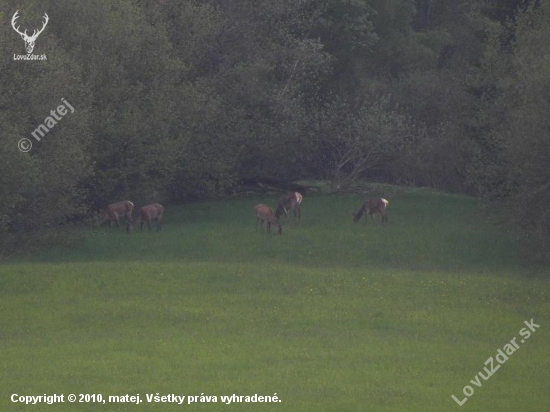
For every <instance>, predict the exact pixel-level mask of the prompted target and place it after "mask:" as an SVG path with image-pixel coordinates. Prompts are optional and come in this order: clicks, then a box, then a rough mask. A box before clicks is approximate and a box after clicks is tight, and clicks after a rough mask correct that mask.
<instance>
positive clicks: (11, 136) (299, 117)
mask: <svg viewBox="0 0 550 412" xmlns="http://www.w3.org/2000/svg"><path fill="white" fill-rule="evenodd" d="M3 4H4V7H3V9H2V10H1V11H0V22H1V24H0V55H1V56H3V58H2V59H1V60H0V80H1V84H2V93H1V94H0V128H1V129H0V130H1V139H2V145H0V231H4V232H6V231H10V232H18V231H28V230H32V229H35V228H38V227H42V226H55V225H59V224H62V223H65V222H67V221H71V220H78V219H81V218H82V216H85V215H86V214H88V213H90V212H91V211H97V210H98V209H99V208H101V207H103V206H105V205H106V204H107V203H109V202H111V201H115V200H120V199H123V198H131V199H135V200H136V201H139V202H140V203H145V202H149V201H167V200H168V201H181V200H192V199H201V198H213V197H223V196H225V195H227V194H229V193H231V192H232V191H234V190H235V188H236V187H238V185H239V183H240V182H241V181H242V180H243V179H244V180H246V179H248V180H250V179H262V178H272V179H280V180H297V179H301V178H309V179H326V180H328V181H329V182H330V187H331V189H332V190H334V191H337V190H342V189H345V188H346V187H348V186H349V185H350V184H351V183H352V182H353V181H354V179H357V178H366V179H371V180H378V181H387V182H393V183H399V184H411V185H422V186H430V187H434V188H439V189H444V190H449V191H456V192H468V193H472V194H478V195H483V196H485V197H488V198H490V199H491V200H494V201H498V202H499V204H501V205H502V210H503V211H505V213H506V216H507V217H509V221H510V223H513V224H514V227H515V228H518V229H519V231H518V234H519V235H520V236H521V243H522V244H523V245H526V246H529V248H530V249H532V250H535V251H536V256H537V257H544V256H546V257H547V256H548V252H549V251H550V237H549V236H548V235H549V233H550V208H549V206H548V205H549V204H550V202H549V201H550V162H548V159H550V138H549V130H550V124H549V122H550V117H549V116H548V113H549V110H548V106H549V104H550V99H549V96H550V75H549V74H550V60H549V59H548V58H547V56H548V55H550V53H549V52H550V50H549V49H550V45H549V44H550V42H548V39H549V38H550V24H549V23H550V8H549V6H548V4H546V3H545V2H542V1H535V0H531V1H529V0H485V1H483V0H254V1H252V0H239V1H233V0H194V1H191V0H182V1H176V0H156V1H155V0H119V1H117V2H111V1H107V0H86V1H84V0H81V1H74V0H55V1H54V0H40V1H38V0H34V1H33V0H29V1H26V2H25V3H24V4H22V3H21V2H20V1H16V0H8V1H4V3H3ZM16 10H19V18H18V20H17V25H20V27H21V30H24V29H27V31H28V33H29V34H31V33H32V31H33V30H34V29H35V28H40V27H41V25H42V23H43V18H42V16H43V15H44V13H47V14H48V16H49V19H50V20H49V22H48V25H47V27H46V29H45V30H44V32H43V33H41V34H40V36H39V37H38V39H37V40H36V46H35V50H34V51H33V53H34V54H45V55H46V56H47V60H45V61H24V60H14V58H13V55H14V54H17V55H18V54H26V52H25V49H24V43H23V41H22V39H21V37H20V36H19V35H18V34H17V33H16V32H15V31H14V30H13V28H12V25H11V20H12V17H13V15H14V13H15V11H16ZM61 99H65V100H66V101H67V102H69V103H70V105H71V106H72V107H74V113H71V112H69V113H68V114H66V115H65V116H63V118H62V119H60V120H58V121H57V124H55V125H54V126H53V127H51V128H50V130H49V132H48V133H47V134H46V135H45V136H44V137H43V138H42V139H41V140H40V141H36V140H35V139H34V138H33V137H32V135H31V133H32V132H33V131H34V130H36V128H37V127H38V126H40V125H41V124H44V122H45V119H46V118H47V117H48V116H50V112H51V111H52V110H55V109H56V108H57V107H58V106H59V105H61V104H63V103H62V100H61ZM21 138H28V139H30V141H31V143H32V144H33V148H32V149H31V150H30V151H29V152H28V153H21V152H20V151H19V149H18V147H17V145H18V141H19V140H20V139H21Z"/></svg>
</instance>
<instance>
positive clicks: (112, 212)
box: [96, 200, 134, 227]
mask: <svg viewBox="0 0 550 412" xmlns="http://www.w3.org/2000/svg"><path fill="white" fill-rule="evenodd" d="M133 210H134V204H133V203H132V202H130V201H129V200H123V201H121V202H116V203H111V204H110V205H109V206H107V211H106V212H105V213H103V214H102V215H101V217H100V218H99V221H98V222H97V225H96V226H100V225H102V224H103V222H105V221H106V220H109V222H110V223H109V227H113V223H114V222H116V225H117V226H118V227H120V222H119V220H118V218H119V217H121V216H126V222H131V221H132V211H133Z"/></svg>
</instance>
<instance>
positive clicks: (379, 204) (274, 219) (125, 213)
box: [97, 192, 389, 235]
mask: <svg viewBox="0 0 550 412" xmlns="http://www.w3.org/2000/svg"><path fill="white" fill-rule="evenodd" d="M301 203H302V195H301V194H300V193H298V192H288V193H285V194H284V195H282V196H281V197H280V198H279V203H278V205H277V209H275V211H273V209H272V208H271V207H269V206H268V205H264V204H263V203H260V204H258V205H256V206H255V207H254V215H255V216H256V230H257V228H258V225H260V226H262V227H265V229H266V231H267V232H268V233H269V232H270V229H271V226H274V227H276V228H277V233H278V234H279V235H282V234H283V226H282V224H281V223H280V222H279V218H280V217H281V216H282V215H285V216H286V217H287V218H288V217H289V213H290V212H292V213H293V215H294V219H295V220H298V222H299V221H300V218H301V216H302V212H301V210H300V205H301ZM388 204H389V202H388V201H387V200H386V199H383V198H377V199H370V200H367V201H366V202H365V203H363V204H362V205H361V208H360V209H359V211H358V212H357V213H354V214H353V221H354V222H355V223H357V222H359V220H360V219H361V217H363V215H364V216H365V221H367V217H368V216H369V215H370V216H371V217H372V221H373V223H374V215H375V214H376V213H380V215H381V216H382V223H385V222H387V221H388V216H387V215H386V208H387V207H388ZM133 210H134V204H133V203H132V202H130V201H129V200H123V201H121V202H117V203H112V204H110V205H109V206H107V210H106V212H105V213H104V214H103V215H101V218H100V219H99V221H98V223H97V225H98V226H99V225H101V224H102V223H103V222H105V221H107V220H109V222H110V223H109V224H110V227H113V224H114V223H116V225H117V226H118V227H120V221H119V218H121V217H125V218H126V231H127V232H128V233H131V232H132V230H133V228H134V226H136V225H139V226H140V230H141V231H143V225H144V224H145V223H147V227H149V230H151V222H152V221H153V220H156V222H157V231H159V230H161V228H162V215H163V214H164V207H163V206H162V205H161V204H159V203H153V204H150V205H147V206H143V207H142V208H141V209H139V211H138V213H137V216H136V217H135V219H134V218H133V217H132V212H133Z"/></svg>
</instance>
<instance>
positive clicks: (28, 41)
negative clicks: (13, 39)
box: [11, 10, 50, 54]
mask: <svg viewBox="0 0 550 412" xmlns="http://www.w3.org/2000/svg"><path fill="white" fill-rule="evenodd" d="M18 13H19V10H17V11H16V12H15V14H14V15H13V17H12V19H11V25H12V27H13V29H14V30H15V31H16V32H17V33H19V34H20V35H21V38H22V39H23V40H24V41H25V49H26V50H27V54H31V53H32V51H33V50H34V42H35V41H36V39H37V38H38V36H39V35H40V33H42V32H43V31H44V29H45V28H46V25H47V24H48V21H49V20H50V18H49V17H48V15H47V14H46V13H44V24H43V25H42V28H41V29H40V30H36V29H35V30H34V31H33V33H32V36H29V35H28V34H27V30H25V31H24V32H22V31H21V30H19V26H17V27H16V26H15V23H16V20H17V18H18V17H19V15H18Z"/></svg>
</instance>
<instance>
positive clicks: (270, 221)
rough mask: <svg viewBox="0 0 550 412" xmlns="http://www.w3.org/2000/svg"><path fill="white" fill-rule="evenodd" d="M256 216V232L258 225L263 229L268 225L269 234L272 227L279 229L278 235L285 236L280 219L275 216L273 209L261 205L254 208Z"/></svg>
mask: <svg viewBox="0 0 550 412" xmlns="http://www.w3.org/2000/svg"><path fill="white" fill-rule="evenodd" d="M254 215H255V216H256V230H258V223H260V224H261V226H262V227H263V225H264V223H265V225H266V229H267V233H270V229H271V225H273V226H276V227H277V233H278V234H280V235H282V234H283V226H282V225H281V224H280V223H279V219H277V216H275V213H274V212H273V209H272V208H270V207H269V206H267V205H263V204H261V203H260V204H259V205H256V206H255V207H254Z"/></svg>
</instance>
